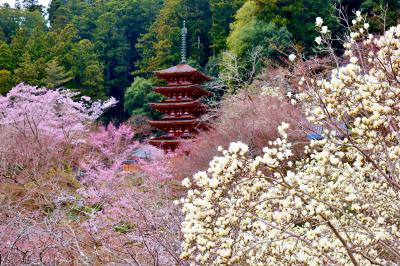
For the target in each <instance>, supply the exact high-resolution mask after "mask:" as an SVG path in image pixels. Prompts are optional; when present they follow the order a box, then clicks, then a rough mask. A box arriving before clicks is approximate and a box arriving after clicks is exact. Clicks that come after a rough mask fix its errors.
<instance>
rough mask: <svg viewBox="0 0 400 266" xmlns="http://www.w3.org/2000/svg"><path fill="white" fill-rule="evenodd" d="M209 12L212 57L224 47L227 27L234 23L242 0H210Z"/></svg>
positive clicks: (227, 31) (228, 29)
mask: <svg viewBox="0 0 400 266" xmlns="http://www.w3.org/2000/svg"><path fill="white" fill-rule="evenodd" d="M209 2H210V10H211V21H212V22H211V23H212V25H211V29H210V38H211V48H212V49H213V55H214V56H215V55H217V54H219V53H220V52H222V51H223V50H225V49H226V48H227V47H226V38H227V37H228V35H229V31H230V28H229V25H230V23H232V22H233V21H234V15H235V13H236V11H237V10H238V9H239V8H240V7H241V6H242V5H243V3H244V0H233V1H232V0H210V1H209Z"/></svg>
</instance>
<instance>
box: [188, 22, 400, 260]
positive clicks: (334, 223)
mask: <svg viewBox="0 0 400 266" xmlns="http://www.w3.org/2000/svg"><path fill="white" fill-rule="evenodd" d="M360 16H361V15H360ZM370 45H371V46H373V47H370V48H371V51H374V52H370V53H369V55H368V62H369V66H368V67H367V68H364V66H363V64H366V63H367V62H366V60H361V58H358V59H357V58H353V57H352V58H351V61H352V62H350V63H349V64H348V65H345V66H342V67H340V68H339V69H335V70H333V71H332V75H331V76H330V78H328V79H320V80H315V78H314V79H313V80H311V78H310V79H309V78H304V80H303V81H302V85H301V87H302V88H301V89H302V90H303V92H302V93H300V94H298V96H297V99H298V101H300V102H301V103H302V104H303V105H304V109H305V113H306V114H307V116H308V120H309V121H310V122H312V123H314V124H316V125H321V126H323V127H324V128H325V130H324V132H323V137H324V138H323V139H322V140H312V141H311V142H310V143H309V145H308V146H306V147H305V153H304V155H303V156H302V157H298V156H297V157H295V156H294V155H293V154H294V151H293V150H294V149H293V148H294V145H295V144H292V143H290V141H289V139H288V133H287V132H288V130H290V129H289V125H288V124H282V125H281V126H280V127H279V128H278V132H279V134H280V137H279V138H278V139H276V140H275V141H274V142H272V143H270V144H269V145H268V146H267V147H265V148H264V149H263V154H262V155H260V156H257V157H253V156H250V155H249V154H248V146H247V145H245V144H243V143H240V142H238V143H232V144H231V145H230V146H229V149H228V150H223V149H221V155H220V156H218V157H215V158H214V159H213V160H212V161H211V162H210V168H209V169H208V171H207V172H200V173H198V174H196V175H195V176H194V177H193V178H192V179H191V180H185V181H184V185H186V186H189V187H190V190H189V191H188V194H187V196H186V197H185V198H184V199H182V203H183V212H184V215H185V219H184V222H183V223H182V233H183V237H184V242H183V243H182V249H183V251H182V254H181V258H183V259H187V260H188V261H189V262H191V263H192V265H399V264H400V192H399V191H400V81H399V80H400V26H397V27H393V28H390V29H389V30H388V31H387V32H386V33H385V34H384V36H382V37H378V38H372V40H371V44H370ZM349 49H350V50H351V49H353V48H352V47H349ZM354 54H358V53H357V52H356V51H354ZM356 59H357V60H356ZM362 62H364V63H362ZM307 86H310V87H307ZM338 121H340V122H338ZM342 124H343V125H342Z"/></svg>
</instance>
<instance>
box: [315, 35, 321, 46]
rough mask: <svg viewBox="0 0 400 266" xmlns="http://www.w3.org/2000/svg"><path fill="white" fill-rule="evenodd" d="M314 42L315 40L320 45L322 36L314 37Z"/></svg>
mask: <svg viewBox="0 0 400 266" xmlns="http://www.w3.org/2000/svg"><path fill="white" fill-rule="evenodd" d="M315 42H316V43H317V44H318V45H321V43H322V38H321V37H320V36H318V37H316V38H315Z"/></svg>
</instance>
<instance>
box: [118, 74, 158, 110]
mask: <svg viewBox="0 0 400 266" xmlns="http://www.w3.org/2000/svg"><path fill="white" fill-rule="evenodd" d="M124 98H125V101H124V109H125V112H127V113H128V114H129V115H145V116H149V117H152V118H157V117H158V116H159V115H160V113H159V112H157V111H155V110H154V109H152V108H150V106H149V103H151V102H159V101H160V100H161V99H162V96H160V94H157V93H155V92H154V91H153V83H152V82H151V81H150V80H148V79H144V78H140V77H138V78H135V81H134V82H133V83H132V85H131V86H130V87H129V88H127V90H126V92H125V97H124Z"/></svg>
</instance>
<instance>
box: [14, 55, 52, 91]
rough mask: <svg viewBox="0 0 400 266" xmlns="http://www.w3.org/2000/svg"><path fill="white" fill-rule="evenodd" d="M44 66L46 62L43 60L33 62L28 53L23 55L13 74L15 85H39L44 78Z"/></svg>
mask: <svg viewBox="0 0 400 266" xmlns="http://www.w3.org/2000/svg"><path fill="white" fill-rule="evenodd" d="M45 65H46V61H45V60H44V59H43V58H39V59H38V60H36V61H33V60H32V58H31V56H30V54H29V53H28V52H26V53H24V54H23V56H22V61H21V63H20V64H19V65H18V67H17V69H16V70H15V72H14V76H15V77H14V78H15V80H16V83H20V82H25V83H27V84H29V85H40V84H41V82H42V80H43V79H44V77H45Z"/></svg>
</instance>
